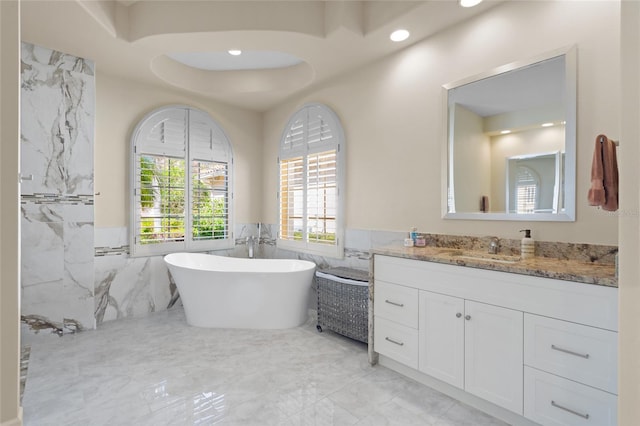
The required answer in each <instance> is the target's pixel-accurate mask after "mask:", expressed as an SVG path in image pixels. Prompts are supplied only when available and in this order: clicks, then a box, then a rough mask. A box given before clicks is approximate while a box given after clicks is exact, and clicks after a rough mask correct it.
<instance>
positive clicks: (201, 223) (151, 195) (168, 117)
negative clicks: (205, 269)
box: [129, 106, 233, 256]
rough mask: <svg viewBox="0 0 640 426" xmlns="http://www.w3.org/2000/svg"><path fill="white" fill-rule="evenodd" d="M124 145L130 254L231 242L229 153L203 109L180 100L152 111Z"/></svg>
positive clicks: (224, 139) (225, 245)
mask: <svg viewBox="0 0 640 426" xmlns="http://www.w3.org/2000/svg"><path fill="white" fill-rule="evenodd" d="M131 147H132V157H131V158H132V161H131V221H130V226H129V228H130V234H131V245H130V249H131V254H132V255H139V256H141V255H154V254H163V253H169V252H172V251H182V250H189V251H203V250H213V249H219V248H228V247H231V246H232V245H233V244H232V243H233V239H232V237H233V236H232V233H231V230H232V229H233V228H232V222H231V217H232V216H231V212H232V208H231V204H232V203H231V201H232V199H233V197H232V192H231V183H232V176H233V173H232V165H233V154H232V150H231V144H230V143H229V139H228V138H227V136H226V135H225V133H224V131H223V130H222V128H221V127H220V125H218V123H216V122H215V121H214V120H213V119H212V118H211V117H210V116H209V114H207V113H206V112H204V111H201V110H198V109H194V108H190V107H184V106H170V107H164V108H160V109H157V110H155V111H152V112H151V113H149V114H148V115H147V116H146V117H144V118H143V119H142V121H140V123H138V125H137V126H136V128H135V130H134V132H133V135H132V137H131Z"/></svg>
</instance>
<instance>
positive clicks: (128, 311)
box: [94, 223, 615, 325]
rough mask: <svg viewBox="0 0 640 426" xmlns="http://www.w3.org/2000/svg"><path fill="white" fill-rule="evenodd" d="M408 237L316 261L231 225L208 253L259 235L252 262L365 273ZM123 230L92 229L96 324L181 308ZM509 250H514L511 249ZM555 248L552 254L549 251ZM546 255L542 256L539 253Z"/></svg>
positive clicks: (584, 249)
mask: <svg viewBox="0 0 640 426" xmlns="http://www.w3.org/2000/svg"><path fill="white" fill-rule="evenodd" d="M406 234H407V233H406V232H393V231H372V230H362V229H347V230H346V232H345V255H344V258H343V259H334V258H330V257H322V256H314V255H309V254H305V253H300V252H294V251H289V250H283V249H279V248H278V247H277V246H276V235H277V225H276V224H265V223H259V224H258V223H251V224H238V225H236V226H235V229H234V235H235V246H234V248H232V249H228V250H218V251H215V252H211V253H214V254H217V255H223V256H232V257H248V247H247V237H248V236H259V244H258V245H257V247H256V249H255V257H256V258H261V259H303V260H310V261H312V262H314V263H316V265H318V267H319V268H321V269H324V268H333V267H349V268H356V269H361V270H367V269H368V268H369V261H370V253H369V251H370V250H371V249H372V248H374V247H388V246H397V247H400V246H402V244H403V241H404V238H405V237H406ZM426 235H427V240H428V243H429V245H431V246H438V247H455V248H465V249H473V250H484V249H485V248H486V247H488V242H489V239H490V237H461V236H450V235H439V234H426ZM501 243H502V244H503V249H504V250H505V253H506V252H509V253H511V251H513V250H516V249H519V246H518V247H516V243H518V244H519V240H506V239H505V240H501ZM128 244H129V242H128V230H127V228H124V227H123V228H96V230H95V290H94V292H95V317H96V322H97V324H98V325H99V324H101V323H102V322H104V321H110V320H115V319H119V318H125V317H140V316H144V315H146V314H148V313H151V312H156V311H162V310H165V309H168V308H169V307H171V306H172V305H173V304H174V303H176V300H177V303H180V301H179V295H178V293H177V290H176V287H175V284H174V283H173V282H172V280H171V277H170V275H169V273H168V270H167V268H166V266H165V264H164V262H163V261H162V256H155V257H135V258H132V257H130V256H129V246H128ZM539 245H540V247H541V255H549V256H550V255H551V254H553V253H555V255H556V256H565V257H570V258H573V257H574V256H588V254H589V253H591V254H594V253H595V254H598V255H603V259H604V258H606V257H608V253H609V252H610V251H611V250H615V247H609V246H593V245H578V244H559V243H547V242H539ZM512 246H513V247H512ZM551 248H553V250H551ZM543 253H544V254H543ZM308 303H309V307H310V308H311V309H314V308H315V307H316V295H315V291H312V292H311V293H310V294H309V302H308Z"/></svg>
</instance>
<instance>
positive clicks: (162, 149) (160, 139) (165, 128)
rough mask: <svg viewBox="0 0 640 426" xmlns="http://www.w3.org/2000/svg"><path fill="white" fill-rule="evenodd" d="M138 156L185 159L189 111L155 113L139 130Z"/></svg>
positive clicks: (176, 110) (172, 110)
mask: <svg viewBox="0 0 640 426" xmlns="http://www.w3.org/2000/svg"><path fill="white" fill-rule="evenodd" d="M138 134H139V138H138V140H137V141H136V148H137V152H138V154H154V155H163V156H166V157H175V158H184V156H185V152H186V146H187V111H186V110H184V109H175V110H174V109H171V110H161V111H158V112H155V113H153V114H152V115H151V116H149V117H148V118H147V119H145V120H144V123H143V124H142V126H140V128H139V129H138Z"/></svg>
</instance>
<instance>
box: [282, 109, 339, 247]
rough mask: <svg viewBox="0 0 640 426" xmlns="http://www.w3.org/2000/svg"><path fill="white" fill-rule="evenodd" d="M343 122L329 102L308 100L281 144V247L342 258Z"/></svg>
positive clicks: (294, 118)
mask: <svg viewBox="0 0 640 426" xmlns="http://www.w3.org/2000/svg"><path fill="white" fill-rule="evenodd" d="M343 142H344V136H343V131H342V126H341V125H340V122H339V120H338V118H337V116H336V115H335V113H333V111H331V110H330V109H329V108H328V107H326V106H325V105H321V104H310V105H306V106H305V107H303V108H302V109H300V110H299V111H297V112H296V113H295V114H294V115H293V116H292V117H291V118H290V119H289V122H288V123H287V126H286V127H285V130H284V132H283V136H282V140H281V143H280V157H279V164H280V174H279V177H280V186H279V192H278V194H279V205H280V208H279V217H280V222H279V232H278V236H279V238H278V244H279V245H280V246H282V247H284V248H290V249H294V250H300V251H305V252H311V253H317V254H323V255H333V256H336V257H341V256H342V252H343V243H342V234H343V229H342V226H341V223H342V217H341V216H342V215H341V208H342V202H341V199H342V198H341V197H342V194H341V193H340V187H341V181H342V173H341V168H342V166H343V165H342V154H341V144H343Z"/></svg>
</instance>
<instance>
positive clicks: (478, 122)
mask: <svg viewBox="0 0 640 426" xmlns="http://www.w3.org/2000/svg"><path fill="white" fill-rule="evenodd" d="M454 108H455V112H454V114H455V119H453V122H454V129H453V134H454V135H455V141H456V142H455V144H454V152H453V158H454V161H455V164H456V166H455V167H454V176H453V182H454V186H455V188H454V192H455V202H456V212H465V213H468V212H478V211H480V198H481V197H482V196H483V195H486V196H487V197H488V198H489V208H490V209H493V210H495V206H494V205H493V201H494V200H495V199H496V197H495V196H494V194H492V193H491V167H492V164H491V145H490V144H489V137H487V136H486V135H485V134H484V132H483V127H484V120H483V119H482V117H481V116H479V115H478V114H476V113H474V112H472V111H470V110H468V109H466V108H464V107H462V106H460V105H458V104H456V105H455V107H454Z"/></svg>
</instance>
